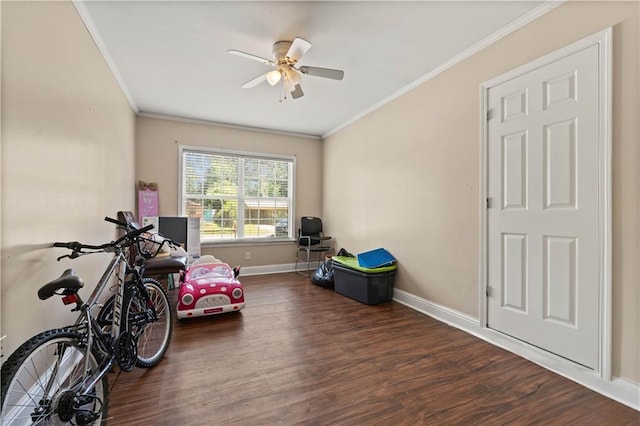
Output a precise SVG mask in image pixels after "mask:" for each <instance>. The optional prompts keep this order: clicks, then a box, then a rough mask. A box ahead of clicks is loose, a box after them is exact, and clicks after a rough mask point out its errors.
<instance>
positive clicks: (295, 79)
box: [285, 68, 300, 86]
mask: <svg viewBox="0 0 640 426" xmlns="http://www.w3.org/2000/svg"><path fill="white" fill-rule="evenodd" d="M285 73H286V76H287V80H289V81H290V82H291V83H292V84H293V85H294V86H295V85H296V84H298V83H300V74H298V73H297V72H296V71H295V70H294V69H293V68H287V69H286V70H285Z"/></svg>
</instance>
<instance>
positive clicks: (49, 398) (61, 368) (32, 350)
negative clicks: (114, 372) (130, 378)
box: [0, 328, 108, 425]
mask: <svg viewBox="0 0 640 426" xmlns="http://www.w3.org/2000/svg"><path fill="white" fill-rule="evenodd" d="M83 340H84V339H83V336H82V335H81V334H80V333H78V332H77V331H74V330H72V329H69V328H59V329H53V330H48V331H45V332H42V333H40V334H38V335H36V336H34V337H32V338H31V339H29V340H27V341H26V342H24V343H23V344H22V345H21V346H20V347H19V348H18V349H16V350H15V351H14V352H13V353H12V354H11V356H9V358H8V359H7V361H6V362H4V364H2V369H1V375H2V379H1V384H0V393H1V397H0V400H1V403H0V406H1V407H2V412H1V413H0V420H1V421H0V424H6V425H9V424H11V425H14V424H15V425H18V424H20V425H21V424H39V425H40V424H42V425H49V424H77V425H92V424H102V423H103V422H104V423H106V419H107V407H108V383H107V378H106V375H105V376H104V377H103V378H102V379H101V380H100V381H99V382H98V384H97V386H95V387H94V388H93V389H92V390H91V392H90V393H89V394H88V395H87V396H85V397H82V396H80V397H78V396H77V395H76V393H75V391H74V390H73V388H74V387H77V386H78V385H79V383H80V382H81V378H82V377H86V375H87V374H92V373H93V372H94V371H95V370H96V369H97V368H99V367H98V366H99V363H98V361H97V360H96V356H95V355H94V354H93V353H89V368H90V370H89V371H87V372H84V354H85V352H86V350H87V348H86V345H85V344H84V341H83ZM85 373H86V374H85ZM48 387H50V389H49V390H48V391H46V389H45V388H48ZM78 401H79V403H82V405H79V406H74V404H75V403H78ZM88 413H93V414H95V416H92V415H89V414H88ZM96 416H97V417H96Z"/></svg>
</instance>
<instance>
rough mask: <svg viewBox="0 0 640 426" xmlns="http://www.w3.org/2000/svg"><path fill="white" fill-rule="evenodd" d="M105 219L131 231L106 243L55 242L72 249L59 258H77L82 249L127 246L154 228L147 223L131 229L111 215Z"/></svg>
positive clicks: (54, 244)
mask: <svg viewBox="0 0 640 426" xmlns="http://www.w3.org/2000/svg"><path fill="white" fill-rule="evenodd" d="M104 220H105V221H107V222H111V223H114V224H116V225H118V226H122V227H124V228H125V229H127V230H129V229H130V230H129V232H127V233H126V234H125V235H123V236H122V237H120V238H118V239H117V240H115V241H111V242H110V243H105V244H100V245H97V246H95V245H90V244H82V243H79V242H78V241H70V242H66V243H62V242H55V243H53V247H59V248H67V249H69V250H71V251H72V253H71V254H70V255H64V256H60V257H59V258H58V260H61V259H64V258H65V257H69V258H71V259H75V258H77V257H78V256H79V254H80V253H83V252H82V250H83V249H85V250H105V251H109V250H108V249H115V248H116V247H119V246H122V247H126V246H128V245H131V244H132V243H133V242H134V241H135V239H136V238H137V237H138V236H139V235H140V234H144V233H145V232H148V231H150V230H152V229H153V224H150V225H147V226H143V227H142V228H140V229H135V228H133V229H131V227H129V226H127V224H126V223H123V222H120V221H119V220H116V219H112V218H110V217H106V216H105V218H104ZM123 241H126V244H122V243H123Z"/></svg>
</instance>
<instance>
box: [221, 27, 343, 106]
mask: <svg viewBox="0 0 640 426" xmlns="http://www.w3.org/2000/svg"><path fill="white" fill-rule="evenodd" d="M310 48H311V43H309V42H308V41H307V40H305V39H302V38H300V37H296V38H295V40H293V41H292V42H291V41H277V42H275V43H274V44H273V57H274V60H273V61H272V60H270V59H265V58H262V57H260V56H256V55H252V54H251V53H245V52H241V51H240V50H235V49H232V50H229V51H228V52H229V53H231V54H232V55H236V56H240V57H242V58H247V59H252V60H254V61H258V62H262V63H263V64H265V65H269V66H271V67H274V68H275V69H274V70H272V71H269V72H267V73H266V74H262V75H260V76H258V77H256V78H254V79H253V80H249V81H247V82H246V83H244V84H243V85H242V86H240V87H242V88H244V89H249V88H251V87H255V86H257V85H258V84H260V83H262V82H263V81H267V82H268V83H269V84H270V85H272V86H275V85H276V84H278V82H280V81H281V80H282V82H283V85H284V89H285V93H291V97H292V98H293V99H298V98H300V97H302V96H304V92H303V91H302V87H301V86H300V77H301V76H300V73H302V74H307V75H313V76H316V77H324V78H331V79H333V80H342V78H343V77H344V71H342V70H335V69H331V68H320V67H309V66H305V65H303V66H298V67H296V65H297V63H298V61H299V60H300V58H302V56H303V55H304V54H305V53H306V52H307V50H309V49H310ZM285 98H286V94H285Z"/></svg>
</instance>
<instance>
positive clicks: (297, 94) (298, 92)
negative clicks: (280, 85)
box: [291, 84, 304, 99]
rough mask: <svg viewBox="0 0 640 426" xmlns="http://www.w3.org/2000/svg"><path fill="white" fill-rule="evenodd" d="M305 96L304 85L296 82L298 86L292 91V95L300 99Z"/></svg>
mask: <svg viewBox="0 0 640 426" xmlns="http://www.w3.org/2000/svg"><path fill="white" fill-rule="evenodd" d="M303 96H304V92H303V91H302V87H300V85H299V84H296V87H294V89H293V90H292V91H291V97H292V98H293V99H298V98H301V97H303Z"/></svg>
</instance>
